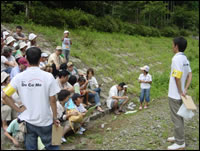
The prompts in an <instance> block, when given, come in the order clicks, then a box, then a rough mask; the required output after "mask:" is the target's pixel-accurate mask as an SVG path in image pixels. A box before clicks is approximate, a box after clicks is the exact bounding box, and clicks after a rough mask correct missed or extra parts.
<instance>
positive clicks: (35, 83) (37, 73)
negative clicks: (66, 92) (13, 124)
mask: <svg viewBox="0 0 200 151" xmlns="http://www.w3.org/2000/svg"><path fill="white" fill-rule="evenodd" d="M10 85H11V86H12V87H13V88H14V89H15V90H17V91H18V93H19V97H20V99H21V101H22V104H23V105H24V106H25V107H26V110H25V111H24V112H22V113H21V114H20V115H19V116H18V117H19V118H20V119H21V120H25V121H26V122H28V123H30V124H33V125H35V126H49V125H51V124H52V123H53V114H52V111H51V106H50V100H49V97H50V96H54V95H56V94H57V93H58V92H60V88H59V86H58V84H57V83H56V80H55V79H54V77H53V75H52V74H50V73H48V72H45V71H42V70H40V68H39V67H29V68H27V70H26V71H24V72H21V73H19V74H17V75H16V76H15V77H14V78H13V79H12V80H11V83H10Z"/></svg>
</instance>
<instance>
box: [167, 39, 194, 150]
mask: <svg viewBox="0 0 200 151" xmlns="http://www.w3.org/2000/svg"><path fill="white" fill-rule="evenodd" d="M186 47H187V40H185V39H184V38H183V37H177V38H174V39H173V52H174V54H175V55H174V57H173V58H172V64H171V74H170V81H169V91H168V97H169V107H170V111H171V119H172V122H173V123H174V136H173V137H169V138H168V141H170V142H175V143H174V144H173V145H171V146H168V149H169V150H178V149H184V148H185V139H184V120H183V118H182V117H181V116H179V115H177V112H178V110H179V108H180V107H181V105H182V99H181V96H184V97H185V96H186V93H187V90H188V87H189V86H190V83H191V80H192V71H191V68H190V63H189V61H188V59H187V57H186V56H185V54H184V51H185V49H186Z"/></svg>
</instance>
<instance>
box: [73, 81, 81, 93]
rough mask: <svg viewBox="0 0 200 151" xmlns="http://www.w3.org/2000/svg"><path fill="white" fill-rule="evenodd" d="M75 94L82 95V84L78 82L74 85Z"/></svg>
mask: <svg viewBox="0 0 200 151" xmlns="http://www.w3.org/2000/svg"><path fill="white" fill-rule="evenodd" d="M74 93H78V94H81V92H80V84H79V83H78V82H76V83H75V84H74Z"/></svg>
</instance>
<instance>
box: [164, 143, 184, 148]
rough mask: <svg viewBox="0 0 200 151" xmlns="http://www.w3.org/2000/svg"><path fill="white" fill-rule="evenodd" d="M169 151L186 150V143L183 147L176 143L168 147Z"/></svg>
mask: <svg viewBox="0 0 200 151" xmlns="http://www.w3.org/2000/svg"><path fill="white" fill-rule="evenodd" d="M167 149H168V150H184V149H185V143H184V144H183V145H178V144H176V143H174V144H173V145H171V146H168V148H167Z"/></svg>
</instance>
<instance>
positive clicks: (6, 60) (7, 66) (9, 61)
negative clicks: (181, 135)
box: [1, 47, 17, 74]
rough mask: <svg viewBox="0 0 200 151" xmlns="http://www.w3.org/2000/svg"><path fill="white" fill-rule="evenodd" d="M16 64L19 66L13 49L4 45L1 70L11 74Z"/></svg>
mask: <svg viewBox="0 0 200 151" xmlns="http://www.w3.org/2000/svg"><path fill="white" fill-rule="evenodd" d="M15 66H17V63H16V61H15V57H13V56H12V49H11V48H9V47H4V48H3V53H2V55H1V72H2V71H5V72H6V73H9V74H10V72H11V70H12V68H13V67H15Z"/></svg>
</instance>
